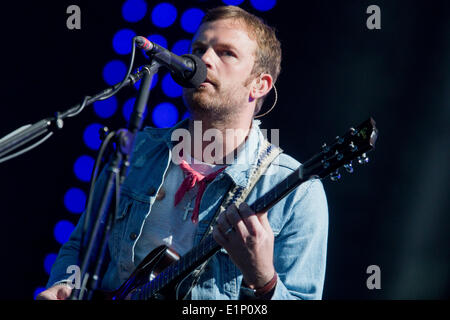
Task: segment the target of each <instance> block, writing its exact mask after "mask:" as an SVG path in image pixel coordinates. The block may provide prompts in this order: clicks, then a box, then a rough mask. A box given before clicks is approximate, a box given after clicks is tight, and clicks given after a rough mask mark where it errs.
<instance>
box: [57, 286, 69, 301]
mask: <svg viewBox="0 0 450 320" xmlns="http://www.w3.org/2000/svg"><path fill="white" fill-rule="evenodd" d="M71 293H72V289H70V288H69V287H67V286H61V288H58V293H57V294H56V296H57V298H58V300H66V299H67V298H68V297H69V296H70V294H71Z"/></svg>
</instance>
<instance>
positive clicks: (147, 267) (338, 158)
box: [94, 118, 378, 300]
mask: <svg viewBox="0 0 450 320" xmlns="http://www.w3.org/2000/svg"><path fill="white" fill-rule="evenodd" d="M377 137H378V130H377V128H376V127H375V121H374V120H373V118H369V119H368V120H366V121H364V122H363V123H361V124H360V125H359V126H357V127H356V128H350V130H349V131H348V132H346V133H345V134H344V135H343V136H338V137H336V139H335V141H334V142H333V143H332V144H330V145H327V144H323V145H322V148H321V151H320V152H319V153H317V154H316V155H314V156H313V157H312V158H310V159H309V160H308V161H306V162H305V163H303V164H302V165H300V167H299V168H298V169H297V170H295V171H294V172H292V173H291V174H290V175H289V176H288V177H286V178H285V179H284V180H283V181H281V182H280V183H279V184H277V185H276V186H275V187H273V188H272V189H271V190H270V191H269V192H267V193H266V194H265V195H264V196H262V197H261V198H258V199H257V200H256V201H255V202H254V203H253V204H251V205H250V208H251V209H252V210H253V211H254V212H265V211H267V210H269V209H270V208H272V207H273V206H274V205H275V204H276V203H277V202H278V201H280V200H281V199H283V197H285V196H286V195H288V194H289V193H290V192H291V191H292V190H294V189H295V188H296V187H298V186H299V185H300V184H302V183H303V182H305V181H307V180H310V179H323V178H325V177H327V176H330V178H331V180H332V181H337V180H339V179H340V176H341V175H340V173H339V171H338V169H339V168H341V167H344V168H345V169H346V171H347V172H349V173H352V172H353V169H354V168H353V163H352V162H353V160H355V159H356V160H357V162H358V163H359V164H365V163H367V162H368V157H367V155H366V153H367V152H369V151H371V150H372V149H373V148H374V147H375V141H376V139H377ZM220 249H221V246H220V245H219V244H217V243H216V242H215V240H214V239H213V236H212V234H211V235H209V236H208V237H206V238H205V239H204V240H203V241H201V242H200V243H199V244H198V245H197V246H195V247H194V248H192V249H191V250H190V251H189V252H188V253H187V254H185V255H184V256H182V257H180V256H179V255H178V254H177V253H176V252H175V251H173V250H172V249H170V248H169V247H167V246H164V245H162V246H160V247H158V248H156V249H154V250H153V251H152V252H150V253H149V254H148V255H147V256H146V257H145V258H144V260H143V261H142V262H141V263H140V264H139V265H138V266H137V268H136V269H135V270H134V272H133V273H132V274H131V275H130V277H129V278H128V279H127V280H126V281H125V282H124V283H123V284H122V285H121V286H120V287H119V288H118V289H117V290H115V291H112V292H102V291H96V292H95V293H94V299H103V300H124V299H139V300H147V299H158V298H168V297H169V298H170V297H174V295H173V294H174V292H175V291H176V287H177V285H178V284H179V282H180V281H181V280H183V279H184V278H185V277H187V276H188V275H189V274H190V273H192V271H194V270H195V269H196V268H197V267H198V266H200V265H201V264H202V263H203V262H205V261H206V260H207V259H208V258H210V257H211V256H212V255H214V254H215V253H216V252H217V251H219V250H220Z"/></svg>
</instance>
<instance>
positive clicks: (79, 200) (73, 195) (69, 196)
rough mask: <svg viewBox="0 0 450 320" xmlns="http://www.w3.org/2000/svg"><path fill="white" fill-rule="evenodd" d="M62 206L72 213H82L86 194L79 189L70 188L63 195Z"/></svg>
mask: <svg viewBox="0 0 450 320" xmlns="http://www.w3.org/2000/svg"><path fill="white" fill-rule="evenodd" d="M64 205H65V207H66V209H67V210H68V211H70V212H72V213H76V214H79V213H82V212H83V211H84V208H85V206H86V194H85V193H84V191H83V190H81V189H79V188H70V189H69V190H67V192H66V194H65V195H64Z"/></svg>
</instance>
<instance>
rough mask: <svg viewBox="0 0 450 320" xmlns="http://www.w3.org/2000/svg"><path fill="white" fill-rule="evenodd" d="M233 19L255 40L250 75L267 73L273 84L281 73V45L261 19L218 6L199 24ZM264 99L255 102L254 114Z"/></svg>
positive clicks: (273, 32)
mask: <svg viewBox="0 0 450 320" xmlns="http://www.w3.org/2000/svg"><path fill="white" fill-rule="evenodd" d="M224 19H233V20H237V21H240V22H243V23H244V26H246V27H247V29H248V32H249V36H250V38H252V39H255V40H256V43H257V49H256V52H255V65H254V66H253V70H252V72H251V75H257V74H261V73H268V74H270V75H271V76H272V79H273V83H274V84H275V82H276V80H277V78H278V75H279V74H280V71H281V43H280V41H279V40H278V39H277V36H276V33H275V29H274V28H273V27H271V26H269V25H267V24H266V23H265V22H264V21H263V20H262V19H261V18H259V17H257V16H255V15H253V14H251V13H249V12H247V11H245V10H244V9H242V8H239V7H236V6H220V7H216V8H213V9H210V10H209V11H207V12H206V14H205V16H204V17H203V19H202V21H201V24H203V23H206V22H212V21H217V20H224ZM264 99H265V97H262V98H259V99H258V101H257V102H256V112H255V114H256V113H258V112H259V110H260V109H261V106H262V104H263V102H264Z"/></svg>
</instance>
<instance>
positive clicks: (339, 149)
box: [303, 118, 378, 181]
mask: <svg viewBox="0 0 450 320" xmlns="http://www.w3.org/2000/svg"><path fill="white" fill-rule="evenodd" d="M377 137H378V130H377V128H376V127H375V121H374V119H373V118H369V119H368V120H366V121H364V122H363V123H361V124H360V125H359V126H357V127H355V128H350V129H349V130H348V131H347V132H346V133H345V134H344V135H342V136H337V137H336V139H335V141H334V142H333V143H332V144H330V145H327V144H326V143H324V144H323V145H322V151H321V152H320V153H318V154H316V155H315V156H314V157H312V158H311V159H310V160H308V161H306V162H305V163H304V164H303V176H317V177H319V178H321V179H322V178H325V177H327V176H328V175H330V178H331V180H333V181H336V180H339V179H340V174H339V170H338V169H339V168H341V167H344V168H345V169H346V171H347V172H349V173H352V172H353V170H354V168H353V162H354V160H356V161H357V162H358V164H366V163H367V162H369V158H368V157H367V152H369V151H371V150H372V149H373V148H374V147H375V142H376V140H377Z"/></svg>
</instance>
